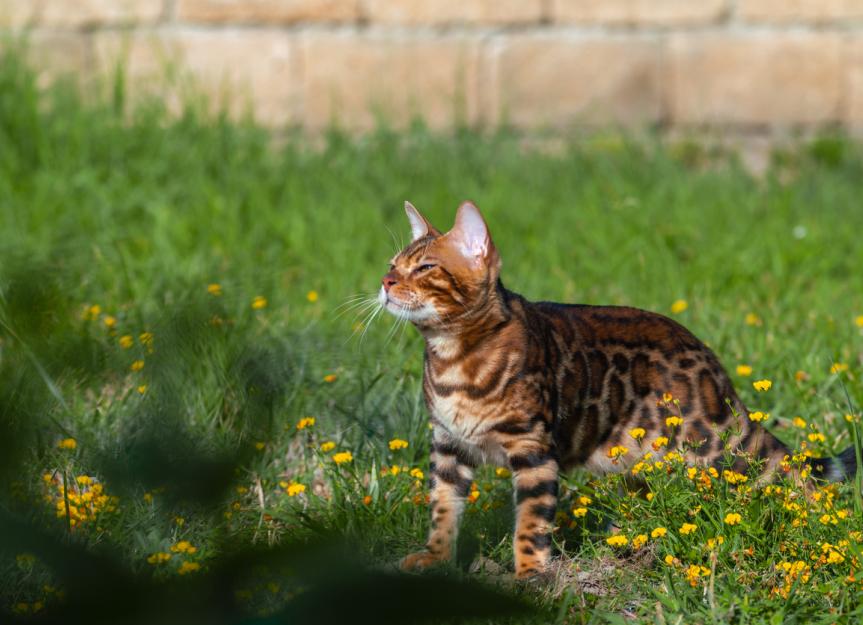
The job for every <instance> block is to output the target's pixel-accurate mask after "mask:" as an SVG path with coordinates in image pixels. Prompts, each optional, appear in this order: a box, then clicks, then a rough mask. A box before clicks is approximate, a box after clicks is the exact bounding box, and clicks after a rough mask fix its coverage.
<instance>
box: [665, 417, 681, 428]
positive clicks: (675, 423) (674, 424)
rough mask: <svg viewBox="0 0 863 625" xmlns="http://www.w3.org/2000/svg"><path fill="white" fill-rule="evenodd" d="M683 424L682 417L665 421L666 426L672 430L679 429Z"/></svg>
mask: <svg viewBox="0 0 863 625" xmlns="http://www.w3.org/2000/svg"><path fill="white" fill-rule="evenodd" d="M682 424H683V419H681V418H680V417H668V418H667V419H665V425H667V426H668V427H670V428H673V427H677V426H679V425H682Z"/></svg>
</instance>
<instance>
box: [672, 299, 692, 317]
mask: <svg viewBox="0 0 863 625" xmlns="http://www.w3.org/2000/svg"><path fill="white" fill-rule="evenodd" d="M687 308H689V304H688V303H687V302H686V300H685V299H679V300H675V302H674V303H673V304H671V312H672V313H674V314H675V315H676V314H678V313H682V312H683V311H684V310H686V309H687Z"/></svg>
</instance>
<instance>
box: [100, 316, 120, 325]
mask: <svg viewBox="0 0 863 625" xmlns="http://www.w3.org/2000/svg"><path fill="white" fill-rule="evenodd" d="M102 321H103V322H104V323H105V325H106V326H108V327H109V328H113V327H114V326H115V325H117V318H116V317H113V316H111V315H105V317H104V318H103V319H102Z"/></svg>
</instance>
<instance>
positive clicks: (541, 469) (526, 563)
mask: <svg viewBox="0 0 863 625" xmlns="http://www.w3.org/2000/svg"><path fill="white" fill-rule="evenodd" d="M508 462H509V466H510V468H511V469H512V473H513V478H512V482H513V488H514V491H515V537H514V539H513V551H514V553H515V576H516V578H517V579H527V578H530V577H534V576H536V575H540V574H542V573H544V572H545V571H546V569H547V567H548V562H549V559H550V557H551V532H552V530H553V528H554V516H555V512H556V510H557V491H558V462H557V456H556V454H555V453H554V449H553V448H552V447H550V446H545V445H541V444H538V443H535V442H533V441H530V442H527V441H526V444H524V445H517V446H516V447H515V448H514V449H513V450H512V451H511V452H510V454H509V457H508Z"/></svg>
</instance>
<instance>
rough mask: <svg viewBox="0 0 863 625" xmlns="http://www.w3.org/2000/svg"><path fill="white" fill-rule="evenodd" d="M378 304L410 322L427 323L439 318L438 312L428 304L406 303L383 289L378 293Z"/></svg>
mask: <svg viewBox="0 0 863 625" xmlns="http://www.w3.org/2000/svg"><path fill="white" fill-rule="evenodd" d="M378 303H380V305H381V307H382V308H384V309H385V310H386V311H387V312H388V313H390V314H392V315H395V316H396V317H399V318H401V319H407V320H408V321H413V322H416V321H425V320H428V319H431V318H434V317H437V312H436V311H435V310H434V308H432V307H431V306H429V305H428V304H422V303H420V302H417V301H413V302H405V301H402V300H399V299H397V298H395V297H393V296H392V295H391V294H390V293H387V292H386V291H385V290H384V289H383V287H381V290H380V291H379V292H378Z"/></svg>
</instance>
